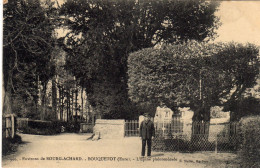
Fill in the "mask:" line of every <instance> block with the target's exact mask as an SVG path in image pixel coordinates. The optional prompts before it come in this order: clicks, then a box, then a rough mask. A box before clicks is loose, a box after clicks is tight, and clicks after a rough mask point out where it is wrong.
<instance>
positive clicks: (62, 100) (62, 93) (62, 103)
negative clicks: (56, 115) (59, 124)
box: [60, 86, 64, 121]
mask: <svg viewBox="0 0 260 168" xmlns="http://www.w3.org/2000/svg"><path fill="white" fill-rule="evenodd" d="M63 107H64V90H63V86H62V87H61V113H60V117H61V121H63V119H64V118H63Z"/></svg>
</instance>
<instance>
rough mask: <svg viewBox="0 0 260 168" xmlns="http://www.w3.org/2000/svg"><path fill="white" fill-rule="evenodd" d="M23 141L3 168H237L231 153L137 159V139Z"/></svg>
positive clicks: (78, 136) (65, 136) (67, 137)
mask: <svg viewBox="0 0 260 168" xmlns="http://www.w3.org/2000/svg"><path fill="white" fill-rule="evenodd" d="M20 136H21V137H22V139H23V141H24V143H23V144H22V145H20V146H19V148H18V151H17V152H16V153H14V154H11V155H8V156H6V157H4V158H3V163H2V166H3V167H4V168H9V167H11V168H18V167H23V168H25V167H34V168H36V167H44V168H47V167H48V168H51V167H55V168H56V167H60V168H63V167H70V168H74V167H75V168H78V167H86V168H88V167H91V168H95V167H97V168H103V167H104V168H106V167H122V168H127V167H131V168H133V167H158V168H160V167H161V168H167V167H171V168H174V167H176V168H179V167H184V168H186V167H187V168H193V167H218V168H219V167H223V168H224V167H237V166H238V164H237V163H236V155H235V154H231V153H217V154H215V153H214V152H198V153H179V152H152V157H151V158H150V159H148V158H144V159H143V158H139V156H140V152H141V141H140V139H139V138H138V137H129V138H122V139H116V140H114V139H100V140H98V141H91V140H87V139H88V138H89V137H90V136H91V134H60V135H55V136H41V135H27V134H21V135H20Z"/></svg>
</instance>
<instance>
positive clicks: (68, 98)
mask: <svg viewBox="0 0 260 168" xmlns="http://www.w3.org/2000/svg"><path fill="white" fill-rule="evenodd" d="M69 95H70V92H69V89H68V90H67V115H66V118H67V119H66V121H67V122H68V121H69V108H70V107H69V103H70V97H69Z"/></svg>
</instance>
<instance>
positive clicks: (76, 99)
mask: <svg viewBox="0 0 260 168" xmlns="http://www.w3.org/2000/svg"><path fill="white" fill-rule="evenodd" d="M75 110H76V111H75V112H76V122H77V121H78V89H76V93H75Z"/></svg>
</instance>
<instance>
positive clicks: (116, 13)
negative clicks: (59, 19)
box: [60, 0, 219, 118]
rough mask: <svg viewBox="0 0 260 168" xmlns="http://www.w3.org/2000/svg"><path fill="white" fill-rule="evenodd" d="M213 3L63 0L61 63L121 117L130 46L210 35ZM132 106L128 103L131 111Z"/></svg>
mask: <svg viewBox="0 0 260 168" xmlns="http://www.w3.org/2000/svg"><path fill="white" fill-rule="evenodd" d="M217 6H218V4H217V3H215V2H205V1H197V0H196V1H195V0H192V1H177V0H176V1H172V0H166V1H155V0H151V1H141V0H139V1H136V0H127V1H125V0H119V1H102V0H80V1H79V0H68V1H67V2H66V3H65V4H63V6H62V8H61V11H60V15H61V16H64V17H63V18H64V23H65V26H67V28H68V30H69V33H68V34H67V35H66V37H65V38H64V44H65V45H64V47H65V48H66V51H67V52H68V53H69V54H68V58H67V67H68V69H70V70H71V71H72V72H73V74H74V75H75V76H76V77H77V78H78V79H80V80H81V84H82V86H84V87H85V88H86V89H87V92H88V98H89V99H90V103H91V104H92V105H93V107H94V108H95V109H96V111H97V112H99V113H101V115H103V116H104V117H107V118H122V117H123V118H125V117H127V115H126V114H125V113H127V110H128V109H131V108H129V105H130V106H131V103H130V101H129V100H128V95H127V74H126V72H127V57H128V54H129V53H130V52H133V51H137V50H140V49H142V48H147V47H153V46H155V45H157V44H160V43H162V42H163V43H172V42H181V41H187V40H188V39H194V40H198V41H203V40H209V39H212V38H214V35H215V29H216V28H218V26H219V21H218V18H217V17H216V16H215V15H214V13H215V11H216V10H217ZM132 110H133V109H131V112H130V113H132V112H133V111H132Z"/></svg>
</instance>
